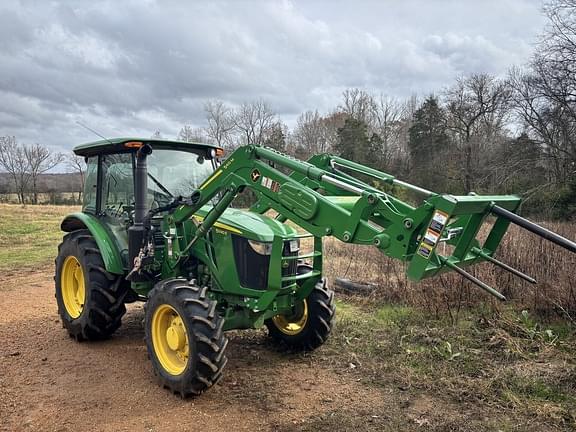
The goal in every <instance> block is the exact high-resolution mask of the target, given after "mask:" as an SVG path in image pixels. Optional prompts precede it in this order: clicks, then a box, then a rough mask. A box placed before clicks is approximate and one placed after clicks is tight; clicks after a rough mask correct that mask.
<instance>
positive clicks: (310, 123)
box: [293, 110, 327, 158]
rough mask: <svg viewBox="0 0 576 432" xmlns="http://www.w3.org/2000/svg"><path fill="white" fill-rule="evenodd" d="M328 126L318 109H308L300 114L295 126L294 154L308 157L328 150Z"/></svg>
mask: <svg viewBox="0 0 576 432" xmlns="http://www.w3.org/2000/svg"><path fill="white" fill-rule="evenodd" d="M325 132H326V127H325V123H324V118H323V117H322V116H321V115H320V114H319V113H318V111H317V110H316V111H306V112H305V113H302V114H300V116H299V117H298V120H297V121H296V127H295V128H294V133H293V141H294V146H295V149H294V150H293V153H294V154H297V155H298V156H299V157H301V158H308V157H310V155H313V154H315V153H323V152H324V151H325V150H326V144H327V143H326V133H325Z"/></svg>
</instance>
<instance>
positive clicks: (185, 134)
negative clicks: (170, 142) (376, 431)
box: [177, 125, 211, 143]
mask: <svg viewBox="0 0 576 432" xmlns="http://www.w3.org/2000/svg"><path fill="white" fill-rule="evenodd" d="M177 139H178V140H180V141H186V142H200V143H206V142H209V141H211V140H210V139H209V138H208V137H207V136H206V133H205V131H204V130H203V129H201V128H193V127H192V126H188V125H184V127H182V129H180V132H178V136H177Z"/></svg>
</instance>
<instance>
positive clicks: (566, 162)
mask: <svg viewBox="0 0 576 432" xmlns="http://www.w3.org/2000/svg"><path fill="white" fill-rule="evenodd" d="M544 11H545V13H546V16H547V17H548V26H547V27H546V31H545V32H544V34H543V36H542V38H541V40H540V43H539V45H538V48H537V50H536V53H535V55H534V57H533V58H532V61H531V62H530V65H529V68H528V69H527V70H520V69H518V68H516V69H513V70H512V72H511V73H510V80H509V82H510V85H511V87H512V89H513V100H514V107H515V109H516V113H517V114H518V116H519V117H520V120H521V122H522V124H523V125H524V127H525V128H526V131H527V132H528V134H529V136H530V138H532V139H534V140H536V141H537V142H538V143H539V144H540V146H541V148H542V150H543V155H544V158H545V163H546V165H547V167H548V169H549V170H550V174H551V177H550V179H549V181H550V182H551V183H555V184H560V183H565V182H566V181H567V180H569V179H570V178H572V177H574V174H575V168H574V166H575V165H576V0H554V1H550V2H548V3H547V4H546V5H545V8H544Z"/></svg>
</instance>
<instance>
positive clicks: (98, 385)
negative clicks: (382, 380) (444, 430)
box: [0, 267, 390, 431]
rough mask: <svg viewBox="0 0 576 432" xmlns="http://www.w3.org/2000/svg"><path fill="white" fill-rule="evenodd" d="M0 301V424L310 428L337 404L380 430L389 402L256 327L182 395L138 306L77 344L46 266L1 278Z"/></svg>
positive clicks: (14, 427)
mask: <svg viewBox="0 0 576 432" xmlns="http://www.w3.org/2000/svg"><path fill="white" fill-rule="evenodd" d="M0 306H1V307H0V309H1V311H2V312H1V314H0V340H1V345H0V430H6V431H28V430H30V431H33V430H34V431H36V430H46V431H68V430H70V431H71V430H75V431H77V430H98V431H121V430H127V431H164V430H170V431H178V430H195V431H224V430H226V431H231V430H234V431H241V430H250V431H255V430H286V431H288V430H302V429H307V428H310V429H309V430H317V429H318V428H317V427H315V426H314V424H316V422H317V421H319V422H320V423H318V426H320V424H326V425H329V423H331V422H330V421H320V420H321V419H324V420H326V419H327V420H329V417H330V416H332V415H333V413H335V412H339V411H341V410H345V411H346V412H349V413H351V415H353V416H356V415H358V416H363V418H364V420H363V421H362V422H364V421H365V422H366V424H367V425H368V427H372V426H373V427H374V428H375V429H381V427H379V426H378V424H380V426H383V425H382V422H383V421H384V419H385V417H386V415H384V413H386V412H387V410H388V408H390V407H387V400H388V401H389V400H390V395H387V394H385V393H380V392H379V391H376V390H374V389H367V388H366V387H365V386H363V385H361V384H360V383H358V382H357V381H356V380H355V379H353V378H352V377H351V376H346V375H338V374H336V373H335V372H331V371H330V369H329V368H323V367H322V366H321V364H322V350H320V351H318V352H317V353H315V354H314V355H312V356H308V357H305V356H294V355H289V354H286V353H281V352H278V351H276V350H275V349H274V348H273V347H271V346H268V345H267V339H266V336H265V334H264V333H261V332H238V333H231V334H230V339H231V341H230V345H229V351H228V356H229V363H228V366H227V369H226V374H225V378H224V379H223V380H222V381H221V383H220V384H219V385H217V386H216V387H215V388H213V389H211V390H210V391H208V392H207V393H205V394H204V395H202V396H200V397H198V398H195V399H186V400H182V399H180V398H179V397H177V396H174V395H172V394H171V393H169V392H168V391H167V390H165V389H162V388H160V387H159V386H158V385H157V384H156V382H155V379H154V377H153V373H152V370H151V366H150V363H149V361H148V359H147V354H146V348H145V345H144V341H143V328H142V325H141V322H142V318H143V308H142V306H141V305H130V307H129V310H128V313H127V315H126V317H125V319H124V321H123V325H122V327H121V329H120V330H119V331H118V332H117V334H116V335H115V337H113V338H112V339H110V340H108V341H105V342H98V343H77V342H75V341H74V340H72V339H70V338H69V337H68V335H67V333H66V332H65V331H64V330H63V328H62V325H61V323H60V320H59V318H58V316H57V312H56V305H55V301H54V294H53V282H52V269H51V268H50V267H47V268H45V269H42V271H38V272H35V273H33V274H27V275H26V278H25V279H24V278H18V277H17V276H16V275H11V274H5V275H4V276H3V277H2V281H0ZM354 424H357V423H356V421H354ZM344 427H346V426H345V425H344Z"/></svg>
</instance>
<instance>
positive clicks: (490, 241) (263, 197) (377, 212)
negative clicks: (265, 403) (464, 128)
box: [172, 145, 576, 299]
mask: <svg viewBox="0 0 576 432" xmlns="http://www.w3.org/2000/svg"><path fill="white" fill-rule="evenodd" d="M286 171H289V172H290V173H289V174H286V173H285V172H286ZM345 171H348V172H355V173H359V174H362V175H363V176H364V177H366V176H368V177H372V178H373V179H375V180H376V181H377V182H382V183H388V184H391V185H399V186H402V187H406V188H409V189H411V190H412V191H415V192H417V193H421V194H422V195H424V197H425V199H424V201H423V203H422V204H421V205H419V206H418V207H412V206H410V205H409V204H407V203H405V202H403V201H402V200H400V199H398V198H396V197H394V196H392V195H390V194H388V193H386V192H384V191H382V190H380V189H378V188H376V187H374V186H372V185H370V184H368V183H367V182H366V181H363V180H360V179H358V178H357V177H355V176H354V175H351V174H349V173H347V172H345ZM245 188H249V189H251V190H253V191H254V192H255V193H256V194H257V196H258V198H259V201H258V203H257V204H256V205H255V206H254V207H253V210H254V211H257V212H260V213H262V212H264V211H267V210H269V209H273V210H275V211H276V212H277V213H278V215H279V217H280V218H282V219H283V220H286V219H289V220H291V221H292V222H293V223H295V224H296V225H298V226H300V227H302V228H303V229H305V230H306V231H308V232H309V233H310V234H313V235H314V236H316V237H323V236H328V235H331V236H334V237H336V238H338V239H339V240H341V241H343V242H346V243H354V244H363V245H373V246H374V247H376V248H378V249H379V250H381V251H382V252H383V253H385V254H386V255H388V256H390V257H392V258H395V259H399V260H402V261H405V262H407V263H408V266H407V273H408V276H409V277H410V278H411V279H413V280H420V279H423V278H426V277H429V276H433V275H435V274H437V273H439V272H443V271H448V270H454V271H457V272H458V273H460V274H461V275H462V276H464V277H465V278H467V279H469V280H471V281H472V282H474V283H476V284H477V285H479V286H480V287H481V288H483V289H485V290H487V291H488V292H490V293H491V294H493V295H495V296H497V297H498V298H501V299H504V297H503V296H502V295H501V294H499V293H498V292H497V291H495V290H494V289H492V288H491V287H489V286H487V285H486V284H484V283H482V282H481V281H479V280H477V279H476V278H474V277H473V276H472V275H470V274H469V273H467V272H465V271H464V270H463V269H462V267H463V266H466V265H469V264H473V263H476V262H480V261H490V262H492V263H494V264H497V265H499V266H500V267H503V268H505V269H507V270H510V268H509V267H508V268H507V266H506V265H505V264H503V263H500V262H499V261H497V260H496V259H495V258H493V254H494V252H495V251H496V248H497V246H498V244H499V243H500V241H501V239H502V237H503V235H504V234H505V232H506V230H507V228H508V226H509V224H510V222H511V221H512V222H514V223H517V220H514V218H512V217H510V214H512V215H514V216H515V217H516V218H519V219H522V218H520V217H519V216H517V215H515V214H514V213H513V212H514V211H515V210H517V208H518V206H519V204H520V198H519V197H517V196H513V195H501V196H476V195H467V196H452V195H440V194H435V193H432V192H430V191H427V190H425V189H422V188H419V187H417V186H413V185H410V184H409V183H405V182H401V181H399V180H397V179H395V178H394V177H393V176H391V175H389V174H386V173H383V172H380V171H377V170H374V169H372V168H369V167H365V166H363V165H360V164H356V163H354V162H351V161H347V160H345V159H342V158H339V157H336V156H331V155H318V156H315V157H313V158H311V160H310V161H308V162H303V161H299V160H297V159H294V158H292V157H290V156H288V155H285V154H282V153H280V152H277V151H275V150H272V149H269V148H265V147H259V146H251V145H249V146H244V147H240V148H238V149H237V150H236V151H234V152H233V153H232V154H231V155H230V157H229V158H228V159H227V160H226V161H225V162H224V163H223V164H222V165H221V166H220V167H219V168H218V169H217V170H216V171H215V172H214V174H213V175H212V176H210V177H209V178H208V179H207V180H205V181H204V183H203V184H202V185H201V186H200V187H199V188H198V190H197V191H196V192H195V196H194V199H193V200H191V202H194V204H187V205H183V206H181V207H179V208H177V209H176V211H175V212H174V213H173V215H172V220H173V221H174V223H176V224H179V223H183V222H184V221H186V220H187V219H189V218H190V217H191V216H192V215H193V214H194V213H196V212H197V211H198V210H199V209H200V208H201V207H202V206H204V205H205V204H208V203H209V202H211V201H212V202H214V201H216V203H215V205H214V206H213V207H212V209H211V210H210V211H209V212H208V213H207V214H206V216H205V218H204V220H203V222H202V223H201V224H200V225H199V226H198V227H197V229H196V231H195V232H194V234H193V238H192V239H191V240H190V241H189V243H188V245H187V246H186V248H185V249H184V250H183V251H182V255H184V254H185V253H186V252H187V251H188V250H189V249H190V248H191V247H192V246H193V245H194V243H195V242H196V241H197V240H198V239H199V238H202V237H203V236H204V235H205V234H206V233H207V232H208V231H209V229H210V228H211V227H212V225H213V224H214V223H215V222H216V221H217V219H218V218H219V217H220V215H221V214H222V213H223V212H224V210H226V208H228V207H229V206H230V204H231V203H232V201H233V200H234V198H235V197H236V195H237V194H238V193H240V192H241V191H242V190H244V189H245ZM488 216H494V217H495V218H496V219H495V223H494V224H493V225H492V228H491V230H490V233H489V234H488V236H487V238H486V240H485V241H483V242H480V240H478V239H477V236H478V233H479V231H480V228H481V227H482V225H483V223H484V222H485V220H486V219H487V218H488ZM523 221H525V222H526V223H527V224H531V225H532V228H534V227H537V228H538V230H544V228H542V227H538V226H537V225H535V224H532V223H531V222H529V221H526V220H525V219H523ZM538 230H536V231H535V232H537V231H538ZM533 231H534V229H533ZM537 233H538V234H540V235H542V232H537ZM551 234H553V235H555V236H557V235H556V234H554V233H551ZM557 237H558V238H559V239H561V242H560V243H559V244H561V245H562V246H564V247H567V248H569V249H570V248H571V250H572V251H576V244H574V243H573V242H571V241H570V240H567V239H564V238H562V237H560V236H557ZM552 241H554V240H553V239H552ZM442 242H446V243H447V244H449V245H450V246H451V252H450V254H449V255H442V254H441V253H439V252H438V248H437V246H438V245H439V244H440V243H442ZM557 243H558V241H557ZM512 270H514V269H512ZM512 270H510V271H512ZM514 272H515V274H517V275H521V276H522V277H525V279H527V280H531V278H529V277H528V276H525V275H523V274H522V273H521V272H519V271H517V270H514ZM531 281H533V280H531Z"/></svg>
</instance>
